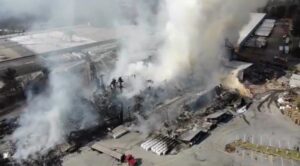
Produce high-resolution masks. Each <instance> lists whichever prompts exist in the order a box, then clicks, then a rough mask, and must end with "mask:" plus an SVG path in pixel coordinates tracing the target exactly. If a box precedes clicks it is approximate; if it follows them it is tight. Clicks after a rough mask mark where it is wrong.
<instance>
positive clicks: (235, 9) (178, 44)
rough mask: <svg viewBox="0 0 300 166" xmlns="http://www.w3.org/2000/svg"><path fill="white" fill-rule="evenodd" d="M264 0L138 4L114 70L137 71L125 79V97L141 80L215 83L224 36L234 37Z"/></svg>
mask: <svg viewBox="0 0 300 166" xmlns="http://www.w3.org/2000/svg"><path fill="white" fill-rule="evenodd" d="M265 3H266V1H265V0H251V1H250V0H228V1H221V0H189V1H182V0H164V1H160V5H159V7H158V10H155V11H153V10H151V9H152V8H148V10H145V9H141V10H138V16H139V18H138V19H137V26H136V27H135V28H136V30H134V31H133V33H132V34H129V36H128V37H127V38H126V39H125V40H123V42H122V43H123V47H122V48H121V51H120V55H119V56H120V57H119V61H118V62H117V65H116V66H117V67H116V69H115V72H114V73H113V76H114V75H126V76H133V75H134V76H136V77H138V78H136V77H135V78H134V79H130V80H131V81H133V82H134V83H133V84H132V85H133V88H132V89H128V93H127V95H128V96H129V97H131V96H132V95H135V94H136V93H139V92H140V91H141V90H143V89H144V88H145V87H144V86H142V85H144V84H145V81H146V80H153V81H154V85H155V86H162V85H165V84H166V83H168V84H169V85H170V84H171V85H172V86H177V87H179V88H186V87H190V86H195V85H197V86H202V87H203V88H204V87H207V86H212V85H216V84H218V81H219V78H220V74H221V70H222V62H223V61H226V59H227V55H226V51H225V40H226V39H229V40H230V41H231V42H232V43H236V42H237V40H238V38H239V33H238V32H239V31H240V29H241V28H242V27H243V26H244V25H245V24H246V23H247V22H248V21H249V19H250V12H252V11H254V10H256V9H257V8H258V7H261V6H263V5H265ZM216 11H217V12H216ZM145 13H146V14H145ZM149 17H150V18H151V19H149Z"/></svg>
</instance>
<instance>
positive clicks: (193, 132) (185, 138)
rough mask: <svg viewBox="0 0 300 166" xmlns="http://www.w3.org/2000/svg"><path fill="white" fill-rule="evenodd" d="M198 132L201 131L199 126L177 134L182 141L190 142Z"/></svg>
mask: <svg viewBox="0 0 300 166" xmlns="http://www.w3.org/2000/svg"><path fill="white" fill-rule="evenodd" d="M200 132H203V131H202V129H201V128H197V129H193V130H188V131H186V132H184V133H183V134H181V135H180V136H179V139H180V140H182V141H186V142H190V141H191V140H192V139H193V138H195V137H196V136H197V135H198V134H199V133H200ZM203 133H205V132H203Z"/></svg>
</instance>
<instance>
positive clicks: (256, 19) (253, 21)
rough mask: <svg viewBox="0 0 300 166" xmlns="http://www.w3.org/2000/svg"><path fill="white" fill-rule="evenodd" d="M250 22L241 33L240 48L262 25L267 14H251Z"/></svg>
mask: <svg viewBox="0 0 300 166" xmlns="http://www.w3.org/2000/svg"><path fill="white" fill-rule="evenodd" d="M250 17H251V18H250V21H249V22H248V24H247V25H245V26H244V27H243V29H242V30H241V31H240V37H239V40H238V45H239V46H240V45H241V44H242V43H243V42H244V41H245V40H246V39H247V37H248V36H249V35H251V33H252V32H253V31H254V30H255V28H256V27H257V26H258V25H259V24H260V23H261V21H262V20H263V19H264V18H265V17H266V13H251V16H250Z"/></svg>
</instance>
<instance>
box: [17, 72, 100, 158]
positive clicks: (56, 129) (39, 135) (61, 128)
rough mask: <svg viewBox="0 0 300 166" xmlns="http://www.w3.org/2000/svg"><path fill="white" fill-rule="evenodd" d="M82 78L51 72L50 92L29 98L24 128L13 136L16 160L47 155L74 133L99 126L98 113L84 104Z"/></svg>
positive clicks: (66, 73)
mask: <svg viewBox="0 0 300 166" xmlns="http://www.w3.org/2000/svg"><path fill="white" fill-rule="evenodd" d="M81 77H82V75H80V74H79V73H75V74H74V73H72V72H71V71H60V72H51V73H50V76H49V88H48V89H47V91H46V92H44V93H42V94H40V95H38V96H32V97H33V98H29V99H28V103H27V104H28V106H27V108H26V109H25V110H24V112H23V114H22V115H21V117H20V121H19V123H20V127H19V128H17V129H16V131H15V132H14V133H13V136H12V140H13V141H14V142H16V153H15V154H14V157H15V158H16V159H27V158H28V157H35V155H37V154H44V153H46V152H47V151H48V150H49V149H51V148H53V147H54V146H56V145H58V144H61V143H63V142H65V141H66V140H65V139H66V136H67V135H68V134H69V133H70V132H71V131H74V130H78V129H85V128H88V127H92V126H94V125H97V123H98V122H99V121H98V115H97V114H96V113H95V112H94V111H95V110H93V108H92V107H91V106H90V105H88V104H87V103H84V102H82V101H81V98H80V97H81V96H83V95H84V91H83V88H82V87H84V84H82V82H83V80H82V79H83V78H81Z"/></svg>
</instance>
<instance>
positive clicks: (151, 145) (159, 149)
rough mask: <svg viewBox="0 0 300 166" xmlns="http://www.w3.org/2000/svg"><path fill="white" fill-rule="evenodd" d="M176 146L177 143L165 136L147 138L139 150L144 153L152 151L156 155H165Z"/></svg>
mask: <svg viewBox="0 0 300 166" xmlns="http://www.w3.org/2000/svg"><path fill="white" fill-rule="evenodd" d="M176 145H177V142H176V141H175V140H174V139H171V138H169V137H165V136H156V137H152V138H149V139H148V140H147V141H145V142H143V143H142V144H141V148H143V149H145V150H146V151H150V150H151V151H152V152H153V153H156V154H157V155H160V156H161V155H166V154H167V153H168V152H169V151H171V150H172V148H174V147H175V146H176Z"/></svg>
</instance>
